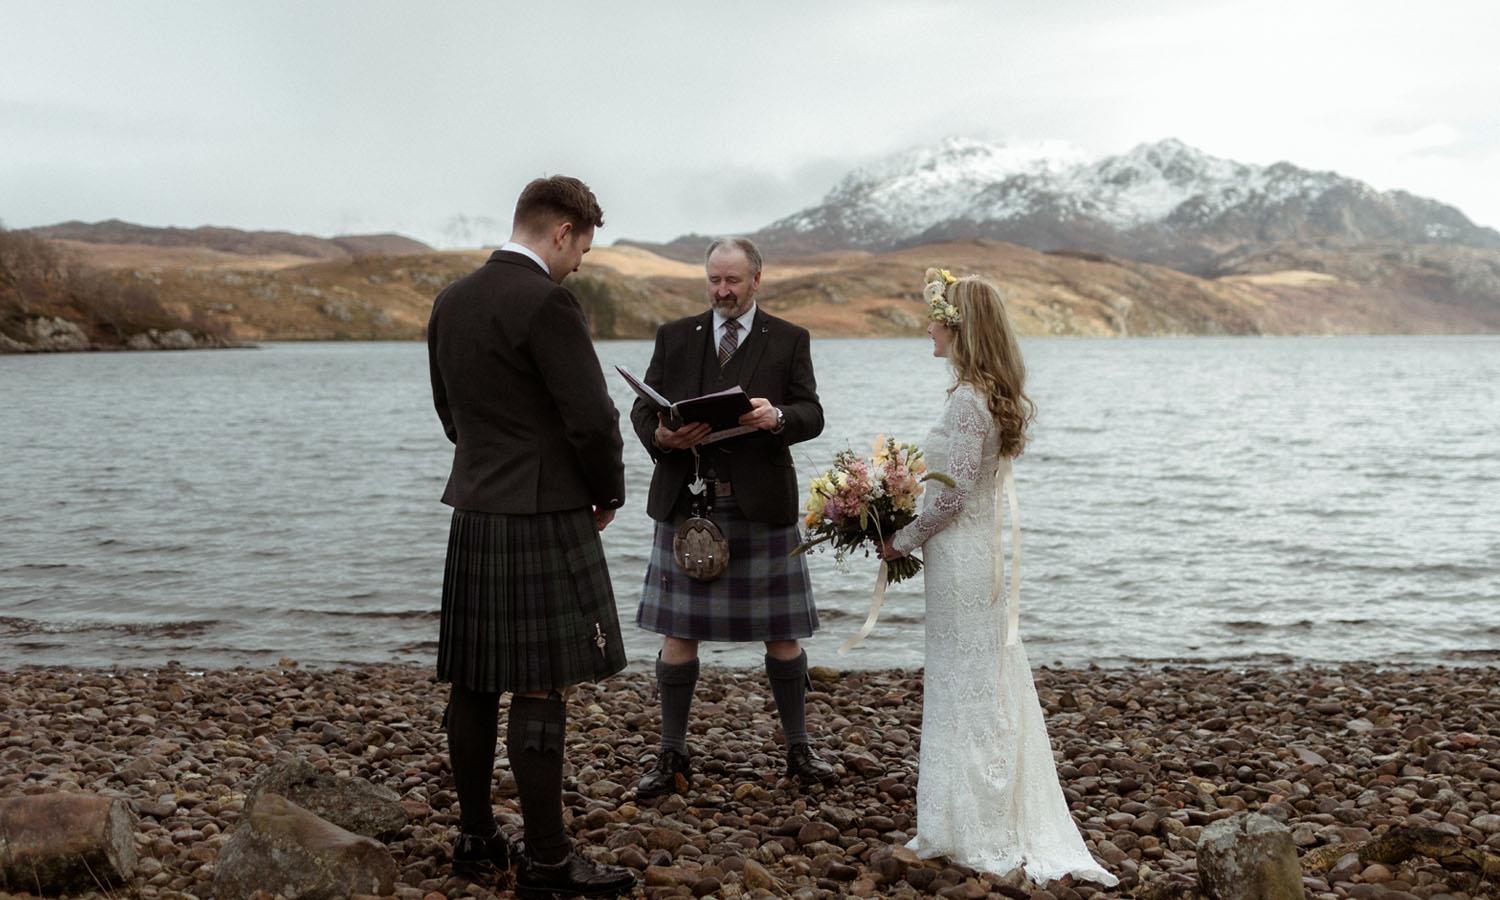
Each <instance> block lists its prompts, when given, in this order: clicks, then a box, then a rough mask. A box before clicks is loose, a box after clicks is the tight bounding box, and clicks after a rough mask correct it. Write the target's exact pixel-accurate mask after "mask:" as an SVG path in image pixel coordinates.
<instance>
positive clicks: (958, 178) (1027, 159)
mask: <svg viewBox="0 0 1500 900" xmlns="http://www.w3.org/2000/svg"><path fill="white" fill-rule="evenodd" d="M749 236H750V237H751V238H752V239H754V240H756V241H757V242H758V243H759V244H760V245H761V246H762V249H763V250H764V251H765V252H766V253H767V254H768V255H779V256H802V255H806V254H809V253H817V252H827V251H836V250H869V251H873V252H882V251H888V250H897V249H900V248H903V247H910V246H917V245H920V244H925V243H932V242H935V241H947V240H965V239H970V238H989V239H994V240H1002V241H1006V242H1009V243H1015V244H1020V245H1021V246H1026V247H1031V248H1033V249H1036V250H1042V251H1047V250H1058V249H1066V250H1079V251H1084V252H1095V253H1106V254H1109V255H1112V256H1119V257H1124V258H1129V259H1135V260H1139V261H1141V262H1149V263H1153V264H1156V265H1164V266H1168V267H1170V268H1175V269H1179V270H1181V271H1184V272H1189V273H1191V274H1198V275H1210V274H1213V273H1214V272H1216V271H1218V270H1219V269H1221V268H1222V260H1223V259H1224V258H1225V257H1226V256H1243V255H1245V254H1247V253H1252V252H1255V251H1257V250H1262V249H1266V248H1269V247H1271V246H1273V245H1275V244H1278V243H1281V242H1285V241H1289V240H1298V241H1305V242H1309V243H1312V244H1316V245H1318V246H1323V247H1356V246H1364V245H1371V244H1382V243H1391V242H1399V243H1408V244H1456V245H1462V246H1471V247H1481V248H1485V249H1500V232H1497V231H1495V230H1494V229H1492V228H1487V227H1484V226H1480V225H1476V224H1475V223H1474V222H1472V221H1470V220H1469V218H1468V217H1467V216H1465V215H1464V214H1463V212H1462V211H1460V210H1459V209H1458V208H1457V207H1454V206H1451V205H1449V204H1445V203H1442V202H1440V201H1437V200H1433V199H1430V198H1425V197H1419V196H1417V195H1415V194H1412V193H1410V192H1407V191H1402V190H1393V191H1378V190H1376V189H1375V188H1373V187H1371V186H1370V185H1368V184H1366V183H1364V182H1362V181H1359V180H1357V179H1353V178H1349V177H1346V176H1343V175H1340V174H1338V173H1336V172H1330V171H1314V170H1310V169H1305V168H1301V167H1299V166H1296V165H1294V164H1292V163H1290V162H1284V161H1283V162H1276V163H1272V164H1270V165H1264V166H1262V165H1254V164H1249V163H1241V162H1236V161H1234V160H1229V159H1223V158H1219V157H1215V156H1211V155H1209V154H1207V153H1205V152H1203V151H1201V150H1198V149H1196V148H1193V147H1191V146H1189V145H1187V144H1185V143H1184V142H1182V141H1180V140H1177V139H1175V138H1167V139H1164V140H1161V141H1157V142H1155V143H1147V144H1140V145H1138V146H1136V147H1134V148H1132V149H1131V150H1129V151H1127V152H1126V153H1122V154H1115V155H1110V156H1104V157H1100V158H1097V159H1094V160H1092V161H1088V160H1087V159H1086V157H1085V156H1084V155H1083V154H1082V151H1079V150H1077V149H1076V148H1072V147H1070V146H1069V145H1065V144H1060V143H1056V142H1051V143H1042V144H1034V145H1019V146H1012V145H1005V144H991V143H986V142H983V141H977V140H973V139H969V138H957V137H950V138H947V139H945V140H944V141H943V142H941V143H940V144H938V145H937V146H936V147H930V148H917V149H915V150H910V151H903V152H902V153H898V154H893V155H892V156H890V157H887V158H885V159H883V160H880V161H877V162H875V163H872V164H870V165H868V166H864V167H861V168H858V169H855V170H854V171H852V172H850V173H849V174H848V175H846V176H845V177H844V178H843V179H841V180H840V181H839V182H838V183H837V184H836V185H834V187H833V188H832V189H830V191H829V192H828V193H827V194H826V195H825V196H824V198H823V199H822V201H820V202H819V203H817V204H815V205H813V206H810V207H808V208H806V209H803V210H799V211H797V212H795V213H793V214H791V215H789V216H785V217H783V218H781V219H777V220H776V221H774V222H771V223H770V224H768V225H766V226H764V227H762V228H760V229H759V230H757V231H754V232H752V233H751V234H750V235H749ZM702 240H703V239H702V237H701V236H699V235H684V236H683V237H680V238H677V239H674V240H672V241H668V242H665V243H660V244H653V243H650V242H641V241H622V242H621V243H625V244H628V245H632V246H639V247H643V248H645V249H649V250H653V251H655V252H658V253H661V254H662V255H666V256H670V257H672V258H678V259H686V258H688V256H689V255H690V254H697V253H701V252H702V250H701V247H702V245H703V243H702Z"/></svg>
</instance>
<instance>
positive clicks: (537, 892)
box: [427, 175, 635, 897]
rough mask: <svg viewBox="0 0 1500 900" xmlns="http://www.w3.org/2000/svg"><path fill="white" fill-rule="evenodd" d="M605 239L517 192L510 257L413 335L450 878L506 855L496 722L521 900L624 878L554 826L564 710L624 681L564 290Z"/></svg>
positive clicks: (485, 875)
mask: <svg viewBox="0 0 1500 900" xmlns="http://www.w3.org/2000/svg"><path fill="white" fill-rule="evenodd" d="M603 224H604V213H603V211H602V210H600V208H599V202H598V200H596V199H595V197H594V193H593V191H591V190H589V188H588V185H586V184H584V183H583V182H581V181H579V180H578V179H576V178H568V177H565V176H561V175H555V176H553V177H551V178H538V179H536V180H535V181H533V182H531V183H530V184H528V185H526V188H525V190H523V191H522V192H521V196H520V198H519V199H518V200H517V201H516V211H515V219H514V225H513V229H514V230H513V231H512V234H511V239H510V240H509V241H508V242H506V243H505V244H504V245H503V246H502V247H501V248H500V249H499V250H497V251H495V253H494V255H492V256H491V257H490V258H489V261H487V262H486V263H485V264H484V265H482V266H480V267H479V268H478V269H477V270H475V271H474V272H472V273H470V274H469V275H466V276H464V277H463V278H460V279H459V280H458V281H455V282H454V283H453V284H451V285H449V286H448V287H447V288H445V289H444V290H443V292H442V293H441V294H439V295H438V297H437V300H436V301H435V302H434V303H433V307H432V319H431V321H430V323H429V324H428V327H427V344H428V353H429V359H430V363H431V370H432V395H433V402H434V404H435V405H436V407H437V413H438V417H439V418H440V419H441V420H442V424H443V430H444V431H445V432H446V433H447V435H448V438H449V440H451V441H453V443H454V444H455V445H456V446H455V448H454V456H453V469H452V473H451V474H450V476H449V479H448V487H447V490H446V491H445V492H444V493H443V502H444V503H447V504H449V505H450V506H452V507H453V525H452V529H451V531H450V534H449V540H448V559H447V566H446V569H445V570H444V574H443V606H442V618H441V626H440V632H439V642H438V665H437V668H438V678H439V680H440V681H446V682H450V683H451V684H452V689H451V692H450V694H449V703H448V713H447V715H446V716H445V721H446V724H447V728H448V752H449V757H450V760H451V763H452V768H453V781H454V785H455V787H456V789H457V794H458V804H459V814H460V823H459V825H460V834H459V837H458V840H457V841H456V842H455V844H454V850H453V867H454V869H455V870H456V871H458V872H460V873H463V874H466V875H469V876H470V877H475V878H481V879H483V880H485V881H488V882H490V886H491V887H495V886H497V884H498V882H499V880H501V879H503V878H504V873H505V870H507V869H508V868H509V867H510V865H511V848H510V845H509V843H508V842H507V840H506V838H505V836H504V835H502V834H501V833H500V832H499V830H498V829H497V828H496V823H495V816H494V810H493V809H492V808H491V807H490V789H491V781H492V778H493V775H494V772H493V770H494V762H495V741H496V738H497V729H498V716H497V710H498V706H499V701H500V695H501V694H503V693H510V694H511V695H512V696H511V702H510V713H509V719H508V722H507V728H506V737H505V745H506V752H507V754H508V755H509V757H510V767H511V772H512V773H513V774H514V775H515V779H516V791H517V793H518V794H519V797H520V801H521V819H522V821H523V823H524V825H525V831H526V844H525V853H524V854H522V855H521V859H520V862H519V871H518V873H517V875H516V888H517V890H518V891H519V892H520V894H521V896H523V897H525V896H546V897H551V896H559V897H563V896H566V897H571V896H575V895H579V894H582V895H586V896H589V897H604V896H609V897H613V896H617V895H619V894H623V893H626V892H628V891H629V890H631V889H632V888H633V887H634V886H635V877H634V876H633V875H631V874H630V873H629V872H628V871H626V870H624V869H621V868H618V867H615V866H606V865H600V864H598V863H595V862H593V861H592V860H590V859H588V858H587V857H585V856H582V855H580V854H579V853H578V852H577V851H576V850H574V849H573V846H572V842H571V841H570V840H569V839H568V835H567V831H566V829H565V827H564V824H563V805H562V787H563V777H562V775H563V753H564V749H565V745H566V734H567V707H566V695H567V692H568V689H569V688H570V687H571V686H573V685H575V684H579V683H581V682H585V681H598V680H600V679H602V678H605V677H608V676H609V675H612V674H614V673H615V672H618V671H619V670H620V669H622V668H624V666H625V649H624V645H623V644H622V643H621V639H620V630H619V627H618V624H617V619H616V614H615V600H614V592H613V590H612V589H611V587H610V582H609V571H608V569H607V568H606V566H605V560H604V549H603V546H602V544H601V543H600V541H599V532H600V531H603V530H604V528H605V526H607V525H608V524H609V523H610V521H611V520H613V519H614V517H615V510H616V509H618V508H619V507H620V505H621V504H622V503H623V502H624V499H625V468H624V464H623V462H622V460H621V450H622V448H623V446H624V444H623V442H622V440H621V438H620V429H619V413H618V412H617V411H616V410H615V407H614V404H613V403H612V402H611V401H610V399H609V392H608V390H607V389H606V387H605V384H604V375H603V373H602V372H601V371H600V368H599V359H598V357H597V356H595V354H594V348H593V344H592V343H591V342H590V340H589V330H588V322H587V320H586V319H585V317H584V312H583V308H582V307H581V306H580V305H579V303H578V300H577V298H575V297H574V296H573V294H572V293H571V292H569V291H568V289H567V288H565V287H563V286H562V282H563V279H565V278H567V277H568V276H569V275H570V274H572V273H573V272H575V271H577V269H578V266H579V264H580V263H581V262H582V261H583V255H584V254H585V253H588V252H589V248H590V246H591V245H592V244H593V241H594V229H595V228H596V227H598V226H601V225H603Z"/></svg>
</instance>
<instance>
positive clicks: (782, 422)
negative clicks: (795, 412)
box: [771, 406, 786, 434]
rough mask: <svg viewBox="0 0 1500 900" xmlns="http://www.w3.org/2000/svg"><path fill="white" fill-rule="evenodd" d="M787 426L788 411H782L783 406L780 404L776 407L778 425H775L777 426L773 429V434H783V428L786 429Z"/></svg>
mask: <svg viewBox="0 0 1500 900" xmlns="http://www.w3.org/2000/svg"><path fill="white" fill-rule="evenodd" d="M785 428H786V413H784V412H782V411H781V407H779V406H778V407H776V425H775V427H773V428H772V429H771V433H772V434H781V432H782V430H783V429H785Z"/></svg>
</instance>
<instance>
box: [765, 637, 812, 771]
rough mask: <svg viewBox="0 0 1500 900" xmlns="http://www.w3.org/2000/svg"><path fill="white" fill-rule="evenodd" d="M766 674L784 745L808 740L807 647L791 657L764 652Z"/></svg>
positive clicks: (802, 742) (803, 742) (792, 744)
mask: <svg viewBox="0 0 1500 900" xmlns="http://www.w3.org/2000/svg"><path fill="white" fill-rule="evenodd" d="M766 677H767V678H768V679H769V680H770V682H771V696H773V697H775V698H776V711H777V712H778V713H779V714H780V715H781V731H782V733H783V734H785V735H786V745H787V746H788V747H791V746H794V745H796V744H805V743H807V703H806V699H807V651H806V650H804V651H802V652H801V653H799V654H797V656H796V657H795V658H793V659H777V658H776V657H774V656H771V655H770V654H766Z"/></svg>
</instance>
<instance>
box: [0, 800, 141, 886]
mask: <svg viewBox="0 0 1500 900" xmlns="http://www.w3.org/2000/svg"><path fill="white" fill-rule="evenodd" d="M135 830H136V819H135V815H134V814H133V813H131V811H130V807H129V805H128V804H127V803H126V802H125V801H124V800H119V799H115V798H111V797H100V796H97V795H94V794H68V793H57V794H37V795H33V796H28V797H13V798H11V799H9V800H4V801H0V888H16V889H27V890H39V891H41V892H43V893H48V894H51V893H62V892H66V891H72V890H97V889H98V888H100V887H108V886H110V885H116V884H121V883H123V882H125V881H127V880H128V879H129V878H130V877H131V876H132V874H134V872H135V867H136V848H135Z"/></svg>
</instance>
